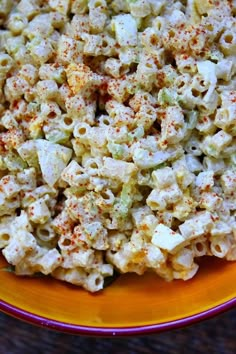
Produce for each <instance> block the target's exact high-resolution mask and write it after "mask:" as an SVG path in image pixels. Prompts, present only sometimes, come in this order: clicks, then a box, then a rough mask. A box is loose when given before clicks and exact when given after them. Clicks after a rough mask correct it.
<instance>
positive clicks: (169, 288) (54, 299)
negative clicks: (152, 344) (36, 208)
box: [0, 256, 236, 333]
mask: <svg viewBox="0 0 236 354" xmlns="http://www.w3.org/2000/svg"><path fill="white" fill-rule="evenodd" d="M4 267H6V262H5V261H4V260H3V258H2V257H1V256H0V269H1V270H0V283H1V287H0V300H2V301H3V302H4V303H5V305H7V306H5V311H6V308H7V307H8V306H9V305H10V309H11V310H12V306H13V307H16V308H17V310H16V311H15V312H14V313H13V314H14V315H15V316H19V311H18V309H20V312H21V314H22V313H23V314H24V312H25V311H26V312H30V313H32V314H34V315H35V316H36V317H37V316H39V317H43V318H47V319H49V320H51V321H56V322H60V323H61V324H60V325H61V326H62V327H61V329H63V324H62V323H64V324H65V325H66V326H67V329H68V328H69V329H71V330H72V332H76V327H77V326H78V327H79V330H81V328H82V329H83V327H92V328H93V330H96V329H98V328H102V329H103V330H104V331H105V333H106V330H107V331H108V330H111V329H120V328H122V327H132V328H136V327H140V326H144V327H145V326H152V325H154V327H155V326H157V327H158V325H160V324H163V323H167V322H172V321H176V320H180V319H183V318H186V317H189V316H193V315H196V314H199V313H201V312H204V311H208V310H209V309H211V308H214V307H217V306H219V305H220V304H223V303H226V302H228V301H230V300H233V299H235V297H236V282H235V272H236V263H233V262H232V263H231V262H224V261H222V260H217V259H213V258H206V259H204V260H203V262H201V266H200V271H199V272H198V274H197V275H196V276H195V278H194V279H192V280H189V281H187V282H184V281H181V280H177V281H173V282H171V283H168V282H165V281H164V280H161V279H160V278H159V277H157V276H156V275H154V274H145V275H144V276H138V275H134V274H127V275H122V276H121V277H119V278H118V279H117V280H116V281H115V282H114V283H113V284H112V285H111V286H109V287H107V288H106V289H104V290H103V291H102V292H100V293H96V294H90V293H88V292H86V291H85V290H82V289H80V288H78V287H75V286H72V285H68V284H65V283H63V282H60V281H57V280H54V279H52V278H47V277H46V278H44V277H43V278H40V277H39V278H26V277H17V276H15V275H14V274H13V273H9V272H7V271H4V270H3V268H4ZM0 302H1V301H0ZM2 304H3V303H2ZM0 305H1V304H0ZM0 307H1V308H2V309H3V310H4V306H2V305H1V306H0ZM7 312H8V311H7ZM9 312H11V313H12V311H9ZM19 317H21V318H23V317H24V316H19ZM25 318H26V319H27V316H26V317H25ZM36 322H37V323H38V324H40V319H39V318H36ZM41 324H43V325H45V322H43V321H42V322H41ZM49 326H50V323H49ZM51 326H52V324H51ZM52 327H53V326H52ZM70 327H71V328H70ZM72 327H73V328H72ZM92 328H91V330H92ZM88 331H89V329H88ZM78 332H79V331H78Z"/></svg>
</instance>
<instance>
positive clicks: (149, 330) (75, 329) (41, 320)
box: [0, 297, 236, 337]
mask: <svg viewBox="0 0 236 354" xmlns="http://www.w3.org/2000/svg"><path fill="white" fill-rule="evenodd" d="M234 307H236V297H234V298H232V299H230V300H228V301H225V302H223V303H222V304H219V305H217V306H214V307H212V308H209V309H207V310H204V311H202V312H199V313H196V314H193V315H190V316H187V317H183V318H180V319H177V320H173V321H169V322H161V323H157V324H152V325H142V326H131V327H114V328H112V327H96V326H81V325H75V324H73V323H65V322H61V321H57V320H52V319H49V318H46V317H43V316H40V315H35V314H33V313H32V312H28V311H25V310H22V309H20V308H18V307H16V306H13V305H11V304H9V303H7V302H5V301H3V300H0V311H2V312H4V313H6V314H8V315H10V316H13V317H15V318H17V319H19V320H22V321H24V322H28V323H30V324H33V325H36V326H39V327H43V328H47V329H52V330H56V331H59V332H64V333H67V334H74V335H84V336H95V337H115V336H117V337H125V336H134V335H145V334H154V333H160V332H164V331H168V330H173V329H178V328H182V327H185V326H188V325H191V324H194V323H197V322H199V321H203V320H206V319H209V318H211V317H214V316H216V315H219V314H220V313H223V312H225V311H227V310H230V309H232V308H234Z"/></svg>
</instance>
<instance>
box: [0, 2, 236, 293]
mask: <svg viewBox="0 0 236 354" xmlns="http://www.w3.org/2000/svg"><path fill="white" fill-rule="evenodd" d="M235 14H236V1H226V0H224V1H215V0H206V1H203V0H188V1H174V0H169V1H167V0H146V1H145V0H89V1H86V0H47V1H41V0H21V1H15V0H3V1H1V4H0V23H1V28H0V249H2V254H3V256H4V257H5V259H6V260H7V262H8V263H9V264H11V265H12V266H13V267H14V271H15V273H16V274H17V275H29V276H30V275H34V274H35V273H42V274H45V275H48V274H50V275H51V276H53V277H55V278H57V279H60V280H63V281H67V282H70V283H72V284H75V285H79V286H82V287H84V288H85V289H87V290H88V291H91V292H95V291H98V290H100V289H102V288H103V286H104V279H105V278H106V277H111V276H112V275H113V272H114V270H116V271H118V272H119V273H127V272H135V273H137V274H140V275H141V274H143V273H144V272H145V271H153V272H155V273H156V274H157V275H159V276H160V277H163V278H164V279H166V280H168V281H171V280H173V279H183V280H188V279H190V278H192V277H193V276H194V275H195V274H196V272H197V270H198V267H199V266H198V263H197V259H198V258H199V257H202V256H205V255H207V256H216V257H219V258H224V259H226V260H228V261H233V260H236V218H235V217H236V76H235V73H236V21H235Z"/></svg>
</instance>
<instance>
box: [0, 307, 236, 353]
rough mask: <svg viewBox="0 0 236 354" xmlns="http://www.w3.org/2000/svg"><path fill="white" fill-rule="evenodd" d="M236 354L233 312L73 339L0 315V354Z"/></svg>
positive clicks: (235, 317) (235, 325) (72, 336)
mask: <svg viewBox="0 0 236 354" xmlns="http://www.w3.org/2000/svg"><path fill="white" fill-rule="evenodd" d="M80 353H81V354H110V353H111V354H150V353H154V354H236V309H234V310H230V311H228V312H226V313H224V314H221V315H218V316H217V317H214V318H212V319H210V320H206V321H204V322H201V323H198V324H194V325H192V326H190V327H186V328H183V329H178V330H174V331H170V332H165V333H160V334H155V335H146V336H142V337H132V338H127V337H126V338H91V337H81V336H74V335H69V334H64V333H59V332H54V331H52V330H48V329H44V328H39V327H35V326H32V325H30V324H27V323H23V322H21V321H19V320H17V319H15V318H12V317H9V316H8V315H5V314H2V313H0V354H80Z"/></svg>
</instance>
